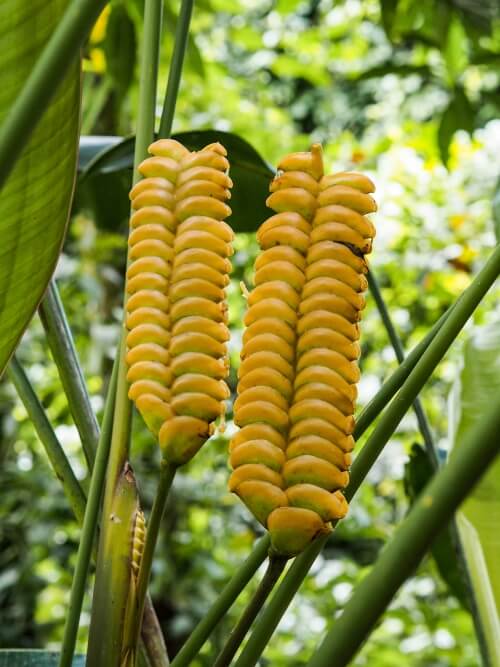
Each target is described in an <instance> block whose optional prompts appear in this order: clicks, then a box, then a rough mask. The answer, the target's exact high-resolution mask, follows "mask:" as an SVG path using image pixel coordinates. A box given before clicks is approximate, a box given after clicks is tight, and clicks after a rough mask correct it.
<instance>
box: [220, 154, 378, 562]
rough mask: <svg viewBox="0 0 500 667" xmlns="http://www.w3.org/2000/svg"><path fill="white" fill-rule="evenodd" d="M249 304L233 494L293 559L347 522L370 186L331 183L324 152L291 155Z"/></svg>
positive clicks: (359, 181)
mask: <svg viewBox="0 0 500 667" xmlns="http://www.w3.org/2000/svg"><path fill="white" fill-rule="evenodd" d="M270 189H271V193H272V194H271V195H270V197H269V198H268V200H267V204H268V206H269V207H270V208H272V209H273V210H274V211H276V215H273V216H272V217H270V218H269V219H268V220H267V221H266V222H264V224H263V225H262V226H261V227H260V229H259V232H258V235H257V238H258V241H259V244H260V246H261V248H262V253H261V254H260V256H259V257H258V259H257V261H256V264H255V288H254V289H253V290H252V291H251V292H250V294H249V296H248V306H249V308H248V311H247V313H246V316H245V325H246V330H245V333H244V337H243V343H244V344H243V349H242V354H241V357H242V363H241V366H240V371H239V383H238V398H237V400H236V401H235V405H234V416H235V422H236V424H237V425H238V426H240V427H241V428H240V431H239V432H238V433H237V434H236V435H235V436H234V438H233V439H232V441H231V444H230V451H231V458H230V462H231V465H232V467H233V469H234V471H233V473H232V475H231V478H230V481H229V487H230V489H231V490H232V491H234V492H235V493H237V494H238V495H239V496H240V497H241V498H242V500H243V501H244V502H245V503H246V505H247V506H248V507H249V509H250V510H251V511H252V512H253V514H254V515H255V516H256V518H257V519H258V520H259V521H260V522H261V523H262V524H263V525H264V526H266V527H267V528H268V529H269V531H270V534H271V541H272V545H273V548H274V550H275V551H276V552H278V553H280V554H283V555H293V554H295V553H298V552H300V551H301V550H302V549H303V548H304V547H305V546H306V545H307V544H308V543H309V542H310V541H311V540H312V539H313V538H314V537H315V536H316V535H318V534H319V533H322V532H328V531H329V530H330V522H331V521H332V520H334V519H339V518H342V517H343V516H345V514H346V512H347V502H346V500H345V498H344V496H343V494H342V492H341V489H342V488H344V487H345V486H346V485H347V483H348V481H349V474H348V467H349V465H350V462H351V456H350V452H351V450H352V449H353V446H354V441H353V438H352V435H351V434H352V432H353V429H354V418H353V413H354V401H355V399H356V383H357V381H358V379H359V370H358V366H357V359H358V357H359V353H360V349H359V345H358V342H357V340H358V338H359V328H358V324H357V322H358V320H359V319H360V312H361V310H362V309H363V307H364V297H363V296H362V292H363V291H364V290H365V289H366V287H367V282H366V278H365V276H364V274H365V272H366V263H365V261H364V259H363V255H364V253H366V252H369V251H370V249H371V242H372V238H373V236H374V234H375V231H374V228H373V225H372V223H371V222H370V221H369V220H368V219H367V218H366V217H365V214H366V213H370V212H372V211H375V210H376V205H375V202H374V200H373V199H372V197H371V196H370V194H369V193H370V192H373V190H374V187H373V184H372V183H371V181H370V180H369V179H368V178H366V177H364V176H362V175H360V174H354V173H348V172H344V173H339V174H333V175H331V176H323V162H322V155H321V147H320V146H318V145H315V146H313V147H312V149H311V152H310V153H294V154H291V155H288V156H287V157H285V158H284V159H283V160H282V162H281V163H280V165H279V172H278V175H277V176H276V178H275V179H274V181H273V182H272V183H271V188H270Z"/></svg>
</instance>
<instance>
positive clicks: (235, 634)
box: [214, 556, 288, 667]
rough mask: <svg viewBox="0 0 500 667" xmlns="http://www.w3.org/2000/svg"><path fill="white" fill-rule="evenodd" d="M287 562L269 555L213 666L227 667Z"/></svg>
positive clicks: (285, 559)
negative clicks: (255, 585)
mask: <svg viewBox="0 0 500 667" xmlns="http://www.w3.org/2000/svg"><path fill="white" fill-rule="evenodd" d="M287 562H288V559H287V558H279V557H278V556H270V557H269V564H268V566H267V570H266V573H265V574H264V576H263V578H262V581H261V582H260V584H259V587H258V588H257V590H256V591H255V594H254V595H253V597H252V599H251V600H250V602H249V603H248V606H247V607H246V609H245V610H244V612H243V614H242V615H241V616H240V618H239V620H238V622H237V624H236V625H235V627H234V629H233V630H232V631H231V634H230V635H229V637H228V639H227V642H226V644H225V645H224V647H223V649H222V651H221V652H220V653H219V655H218V657H217V659H216V661H215V663H214V667H229V665H230V664H231V661H232V659H233V658H234V656H235V655H236V651H237V650H238V649H239V647H240V646H241V644H242V642H243V640H244V639H245V637H246V634H247V632H248V630H249V629H250V627H251V625H252V623H253V622H254V620H255V619H256V617H257V615H258V613H259V611H260V610H261V609H262V607H263V605H264V604H265V602H266V600H267V598H268V597H269V595H270V594H271V592H272V590H273V588H274V586H275V585H276V583H277V581H278V579H279V578H280V576H281V574H282V572H283V570H284V569H285V566H286V564H287Z"/></svg>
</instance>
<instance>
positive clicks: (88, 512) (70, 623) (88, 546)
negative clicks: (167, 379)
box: [59, 364, 117, 667]
mask: <svg viewBox="0 0 500 667" xmlns="http://www.w3.org/2000/svg"><path fill="white" fill-rule="evenodd" d="M116 376H117V365H116V364H115V365H114V367H113V373H112V376H111V382H110V385H109V389H108V396H107V398H106V407H105V409H104V417H103V422H102V430H101V437H100V439H99V445H98V447H97V455H96V459H95V465H94V469H93V471H92V478H91V481H90V488H89V495H88V500H87V506H86V507H85V516H84V518H83V526H82V531H81V535H80V544H79V546H78V554H77V557H76V566H75V571H74V574H73V582H72V585H71V595H70V602H69V608H68V617H67V619H66V624H65V627H64V637H63V643H62V648H61V657H60V661H59V667H71V664H72V662H73V654H74V652H75V644H76V636H77V633H78V624H79V622H80V614H81V610H82V603H83V596H84V594H85V583H86V580H87V573H88V569H89V563H90V557H91V554H92V545H93V543H94V536H95V532H96V529H97V514H98V511H99V505H100V502H101V496H102V488H103V482H104V475H105V473H106V466H107V463H108V456H109V447H110V444H111V428H112V425H113V412H114V407H115V393H116Z"/></svg>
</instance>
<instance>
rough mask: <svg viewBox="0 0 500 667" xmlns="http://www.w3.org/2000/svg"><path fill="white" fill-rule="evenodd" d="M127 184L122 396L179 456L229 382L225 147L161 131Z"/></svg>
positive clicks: (166, 449) (184, 455)
mask: <svg viewBox="0 0 500 667" xmlns="http://www.w3.org/2000/svg"><path fill="white" fill-rule="evenodd" d="M149 152H150V153H151V154H152V157H149V158H147V159H146V160H144V162H142V163H141V165H140V166H139V171H140V172H141V174H142V175H143V176H144V178H143V179H142V180H141V181H139V183H137V185H135V187H134V188H133V189H132V191H131V193H130V198H131V200H132V208H133V209H134V210H135V212H134V213H133V215H132V218H131V234H130V237H129V244H130V259H131V263H130V266H129V268H128V271H127V293H128V298H127V304H126V309H127V322H126V324H127V329H128V330H129V333H128V336H127V347H128V352H127V364H128V366H129V371H128V375H127V378H128V380H129V382H130V383H131V384H130V391H129V397H130V398H131V399H132V400H133V401H134V402H135V405H136V407H137V409H138V410H139V412H140V413H141V414H142V416H143V418H144V420H145V422H146V423H147V425H148V427H149V428H150V430H151V431H152V432H153V433H155V434H158V435H159V440H160V445H161V447H162V451H163V455H164V458H165V459H166V460H167V461H169V462H170V463H172V464H176V465H180V464H182V463H185V462H186V461H188V460H189V459H190V458H191V457H192V456H193V454H194V453H195V452H196V451H197V450H198V449H199V447H200V446H201V445H202V444H203V442H204V441H205V440H206V439H207V438H208V437H209V435H210V434H211V425H212V423H213V421H214V420H215V419H216V418H217V417H219V416H221V415H222V414H223V410H224V400H225V399H226V398H228V396H229V391H228V389H227V386H226V384H225V382H224V378H225V377H226V376H227V371H228V364H227V356H226V342H227V340H228V338H229V334H228V330H227V314H226V305H225V294H224V288H225V287H226V285H227V283H228V282H229V278H228V274H229V272H230V269H231V264H230V262H229V259H228V257H229V256H230V255H231V254H232V246H231V242H232V239H233V232H232V230H231V228H230V227H229V226H228V225H227V224H226V223H225V222H224V218H226V217H227V216H228V215H230V213H231V209H230V208H229V206H228V205H227V204H226V203H225V202H226V200H227V199H229V198H230V188H231V187H232V182H231V179H230V178H229V176H228V174H227V171H228V168H229V163H228V161H227V158H226V151H225V149H224V148H223V146H221V145H220V144H210V145H209V146H206V147H205V148H203V149H202V150H200V151H197V152H190V151H188V150H187V149H186V148H185V147H184V146H182V145H181V144H180V143H178V142H176V141H173V140H170V139H163V140H159V141H157V142H155V143H153V144H152V145H151V146H150V147H149Z"/></svg>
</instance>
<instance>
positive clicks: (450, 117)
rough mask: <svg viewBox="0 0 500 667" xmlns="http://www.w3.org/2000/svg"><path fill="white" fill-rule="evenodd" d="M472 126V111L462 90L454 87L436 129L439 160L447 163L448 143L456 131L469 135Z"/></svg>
mask: <svg viewBox="0 0 500 667" xmlns="http://www.w3.org/2000/svg"><path fill="white" fill-rule="evenodd" d="M473 125H474V110H473V108H472V106H471V104H470V102H469V100H468V99H467V96H466V95H465V93H464V91H463V88H460V87H458V86H457V87H456V88H455V91H454V95H453V97H452V99H451V102H450V103H449V105H448V107H447V108H446V110H445V112H444V113H443V115H442V117H441V122H440V124H439V129H438V145H439V152H440V154H441V159H442V161H443V163H444V164H446V163H447V162H448V156H449V151H450V143H451V140H452V139H453V135H454V134H455V132H456V131H457V130H466V132H469V133H471V132H472V129H473Z"/></svg>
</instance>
